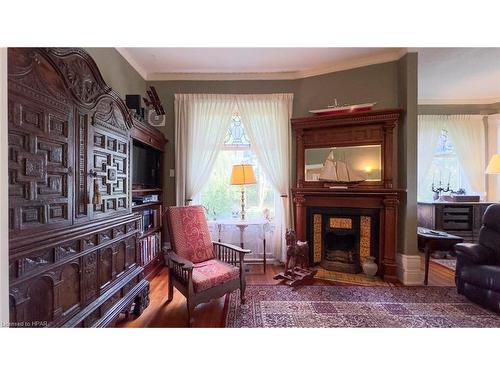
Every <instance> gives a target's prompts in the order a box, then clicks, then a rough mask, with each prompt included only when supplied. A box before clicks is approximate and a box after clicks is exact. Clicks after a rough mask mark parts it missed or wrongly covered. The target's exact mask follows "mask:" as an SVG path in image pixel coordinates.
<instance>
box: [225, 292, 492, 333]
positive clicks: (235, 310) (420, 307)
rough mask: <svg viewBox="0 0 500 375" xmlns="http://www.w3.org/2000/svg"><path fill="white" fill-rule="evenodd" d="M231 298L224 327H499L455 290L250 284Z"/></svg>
mask: <svg viewBox="0 0 500 375" xmlns="http://www.w3.org/2000/svg"><path fill="white" fill-rule="evenodd" d="M245 296H246V303H245V304H244V305H241V304H240V298H239V291H236V292H233V293H231V294H230V295H229V296H228V300H226V303H227V306H226V308H227V312H226V317H225V326H226V327H266V328H267V327H318V328H320V327H500V315H498V314H495V313H493V312H490V311H488V310H485V309H483V308H481V307H480V306H478V305H476V304H474V303H472V302H469V301H468V300H467V299H466V298H465V297H463V296H460V295H458V294H457V293H456V291H455V288H452V287H379V286H374V287H362V286H330V285H309V286H301V287H298V288H295V289H293V288H290V287H288V286H284V285H250V286H248V287H247V289H246V292H245Z"/></svg>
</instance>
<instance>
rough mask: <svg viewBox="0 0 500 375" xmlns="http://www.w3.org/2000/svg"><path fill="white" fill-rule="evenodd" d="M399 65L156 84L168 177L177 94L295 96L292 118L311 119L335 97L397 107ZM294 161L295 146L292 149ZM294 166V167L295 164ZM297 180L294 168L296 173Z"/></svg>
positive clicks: (169, 184)
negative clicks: (162, 114)
mask: <svg viewBox="0 0 500 375" xmlns="http://www.w3.org/2000/svg"><path fill="white" fill-rule="evenodd" d="M397 74H398V63H397V62H389V63H384V64H377V65H371V66H367V67H362V68H356V69H350V70H345V71H340V72H335V73H330V74H324V75H321V76H315V77H309V78H303V79H298V80H252V81H153V82H148V85H153V86H154V87H155V88H156V90H157V91H158V95H159V96H160V99H161V100H162V103H163V106H164V108H165V111H166V112H167V126H166V127H165V128H164V129H162V131H163V133H164V134H165V136H166V137H167V138H168V139H169V140H170V142H169V143H168V145H167V150H166V160H165V163H164V164H165V176H168V171H169V169H173V168H174V147H175V145H174V144H173V139H174V94H176V93H219V94H252V93H256V94H262V93H278V92H288V93H293V94H294V102H293V117H301V116H308V115H309V113H308V111H309V110H310V109H315V108H323V107H324V106H326V105H328V104H331V103H332V102H333V99H334V98H337V100H338V101H339V102H341V103H363V102H377V103H378V104H377V106H376V108H394V107H397V106H398V102H399V101H398V92H397V85H398V83H397V82H398V81H397V79H398V76H397ZM292 159H293V160H295V145H293V148H292ZM292 165H293V164H292ZM293 178H294V179H295V169H294V170H293ZM166 180H167V181H166V187H167V189H168V191H169V192H171V193H170V194H168V195H167V202H168V203H169V204H175V196H174V191H175V179H174V178H170V177H166Z"/></svg>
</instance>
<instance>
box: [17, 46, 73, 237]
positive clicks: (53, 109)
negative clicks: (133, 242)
mask: <svg viewBox="0 0 500 375" xmlns="http://www.w3.org/2000/svg"><path fill="white" fill-rule="evenodd" d="M9 57H10V58H9V87H8V88H9V97H8V110H9V113H8V124H9V151H8V155H9V198H10V199H9V226H10V232H11V235H12V236H14V237H15V236H16V235H18V234H20V233H22V232H23V231H29V232H30V233H31V232H33V231H38V230H47V228H51V227H57V226H63V225H68V224H71V220H72V201H71V196H72V192H73V188H72V187H73V184H72V183H71V178H72V173H73V169H72V165H73V155H72V153H71V150H72V143H73V128H72V126H71V125H72V113H71V106H70V105H69V100H68V99H67V98H66V97H65V96H64V91H63V88H62V82H61V80H60V79H59V78H58V77H54V76H53V73H52V74H51V72H50V65H49V63H48V62H47V60H46V59H44V58H43V57H42V56H40V55H39V54H37V53H34V52H32V53H29V52H27V51H25V50H21V52H19V53H18V54H13V53H10V54H9ZM49 78H50V81H49V82H48V83H47V82H46V80H47V79H49Z"/></svg>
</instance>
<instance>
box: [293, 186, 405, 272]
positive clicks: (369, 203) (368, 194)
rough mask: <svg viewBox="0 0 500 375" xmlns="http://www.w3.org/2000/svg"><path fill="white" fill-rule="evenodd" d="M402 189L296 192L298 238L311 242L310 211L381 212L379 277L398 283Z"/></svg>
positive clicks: (300, 190) (324, 189) (310, 189)
mask: <svg viewBox="0 0 500 375" xmlns="http://www.w3.org/2000/svg"><path fill="white" fill-rule="evenodd" d="M402 193H404V190H401V189H345V190H340V191H339V190H336V189H328V188H294V189H292V195H293V204H294V207H295V230H296V232H297V238H298V239H300V240H302V241H306V240H308V237H309V236H308V230H307V209H308V208H309V207H335V208H344V207H346V208H374V209H378V210H379V233H378V238H379V257H378V259H377V263H378V266H379V275H381V276H383V278H384V279H385V280H387V281H396V280H397V277H396V243H397V225H398V224H397V223H398V205H399V200H400V194H402Z"/></svg>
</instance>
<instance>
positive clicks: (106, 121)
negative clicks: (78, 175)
mask: <svg viewBox="0 0 500 375" xmlns="http://www.w3.org/2000/svg"><path fill="white" fill-rule="evenodd" d="M127 131H128V129H127V128H126V125H125V121H124V119H123V117H122V115H121V112H120V111H119V110H118V109H117V108H115V105H114V103H113V102H112V101H110V100H106V99H105V100H102V101H101V102H100V103H99V105H98V107H97V110H96V112H95V113H94V115H93V117H92V126H91V127H90V134H91V136H90V143H89V147H88V155H89V160H90V167H89V168H90V173H91V174H92V179H91V186H90V187H89V191H91V192H92V198H96V197H97V198H99V199H98V202H97V203H96V202H92V212H93V215H92V217H93V218H94V219H97V218H102V217H107V216H113V215H117V214H123V213H127V212H131V203H130V196H131V184H130V156H131V153H130V143H131V141H130V136H129V135H128V133H127ZM97 192H98V193H99V194H97Z"/></svg>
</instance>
